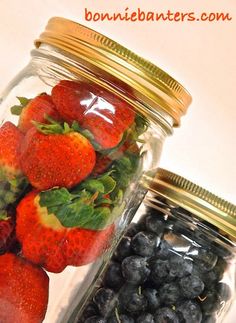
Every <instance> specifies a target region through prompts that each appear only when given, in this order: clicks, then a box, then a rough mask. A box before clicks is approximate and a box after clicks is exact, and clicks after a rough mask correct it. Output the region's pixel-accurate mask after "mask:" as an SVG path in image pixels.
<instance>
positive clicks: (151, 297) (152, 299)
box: [142, 288, 160, 312]
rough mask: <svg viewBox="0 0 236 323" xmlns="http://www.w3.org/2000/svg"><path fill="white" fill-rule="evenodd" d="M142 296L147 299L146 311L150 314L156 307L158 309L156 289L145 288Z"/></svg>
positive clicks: (158, 302)
mask: <svg viewBox="0 0 236 323" xmlns="http://www.w3.org/2000/svg"><path fill="white" fill-rule="evenodd" d="M142 294H143V295H144V296H145V297H146V299H147V310H148V311H150V312H154V311H156V309H157V308H158V307H160V298H159V297H158V293H157V290H156V289H153V288H145V289H144V290H143V292H142Z"/></svg>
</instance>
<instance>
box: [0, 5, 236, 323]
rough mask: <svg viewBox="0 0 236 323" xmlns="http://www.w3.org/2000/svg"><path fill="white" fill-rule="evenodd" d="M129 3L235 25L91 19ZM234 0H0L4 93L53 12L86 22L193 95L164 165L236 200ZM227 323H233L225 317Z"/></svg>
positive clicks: (0, 65)
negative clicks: (214, 16)
mask: <svg viewBox="0 0 236 323" xmlns="http://www.w3.org/2000/svg"><path fill="white" fill-rule="evenodd" d="M85 7H87V8H88V9H90V10H92V11H93V12H95V11H98V12H102V11H103V12H118V11H121V12H124V9H125V8H126V7H129V8H130V9H134V10H135V9H137V8H138V7H140V8H141V9H143V10H146V11H148V10H152V11H157V12H166V11H167V10H168V9H170V10H171V11H182V12H188V11H195V12H196V13H201V12H202V11H205V12H216V11H218V12H221V11H223V12H226V13H227V12H229V13H230V14H231V16H232V17H233V19H232V21H230V22H212V23H210V22H205V23H204V22H192V23H190V22H160V21H159V22H146V23H144V22H135V23H134V22H86V21H85V20H84V8H85ZM235 13H236V0H224V1H223V0H221V1H219V0H214V1H209V0H208V1H205V0H198V1H189V0H162V1H155V0H154V1H151V0H139V1H138V0H137V1H134V0H119V1H115V0H110V1H108V0H96V1H95V0H86V1H85V0H84V1H81V0H51V1H49V0H41V1H35V0H29V1H28V0H24V1H17V0H0V26H1V30H0V48H1V63H0V71H1V73H0V75H1V77H0V90H2V89H3V88H4V87H5V85H6V84H7V83H8V82H9V81H10V80H11V78H12V77H13V76H14V75H15V74H16V72H18V71H19V70H20V69H21V68H22V67H23V66H24V65H25V64H26V63H27V62H28V60H29V57H30V50H31V49H32V48H33V40H34V39H35V38H37V36H38V35H39V34H40V32H42V31H43V29H44V27H45V25H46V22H47V20H48V19H49V18H50V17H52V16H64V17H66V18H70V19H73V20H75V21H78V22H80V23H83V24H85V25H87V26H89V27H91V28H93V29H96V30H97V31H100V32H102V33H104V34H105V35H107V36H109V37H111V38H113V39H114V40H116V41H118V42H120V43H121V44H123V45H124V46H126V47H128V48H130V49H131V50H133V51H135V52H136V53H137V54H140V55H141V56H143V57H145V58H147V59H149V60H151V61H152V62H153V63H155V64H156V65H158V66H159V67H161V68H163V69H164V70H166V71H167V72H168V73H170V74H171V75H172V76H173V77H174V78H176V79H177V80H179V81H180V82H181V83H182V84H183V85H185V87H186V88H187V89H188V90H189V92H190V93H191V94H192V96H193V103H192V105H191V106H190V108H189V111H188V114H187V116H186V117H184V118H183V121H182V126H181V128H179V129H176V131H175V134H174V136H172V137H171V138H169V139H168V140H167V142H166V144H165V148H164V151H163V154H162V159H161V166H162V167H165V168H167V169H169V170H172V171H174V172H176V173H178V174H180V175H183V176H185V177H187V178H188V179H190V180H192V181H194V182H196V183H198V184H200V185H201V186H204V187H205V188H207V189H209V190H211V191H212V192H214V193H216V194H218V195H220V196H221V197H224V198H226V199H228V200H230V201H231V202H233V203H236V194H235V192H236V167H235V166H236V153H235V149H236V106H235V97H234V95H235V94H236V81H235V79H236V46H235V39H236V16H235ZM224 322H225V323H234V322H235V320H234V319H233V318H230V317H229V318H228V319H227V320H225V321H224Z"/></svg>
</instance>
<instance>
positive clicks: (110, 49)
mask: <svg viewBox="0 0 236 323" xmlns="http://www.w3.org/2000/svg"><path fill="white" fill-rule="evenodd" d="M41 44H47V45H52V46H54V47H56V48H59V49H61V50H63V51H64V52H66V53H69V54H72V55H73V56H74V57H77V58H78V59H81V58H82V59H83V60H85V61H87V62H88V63H89V64H91V65H92V66H95V67H97V68H100V69H102V70H104V71H106V72H108V73H109V74H110V75H112V76H114V77H115V78H118V79H119V80H122V81H123V82H124V83H126V84H128V85H129V86H130V87H132V89H134V90H135V95H136V97H137V94H139V95H140V98H141V100H142V101H143V102H144V103H146V104H147V108H146V111H145V112H146V114H148V113H147V112H149V114H151V115H152V116H153V114H155V113H157V111H158V109H160V107H161V109H162V110H163V111H164V112H165V113H167V114H168V115H170V116H171V118H172V119H173V125H174V126H178V125H179V124H180V118H181V116H182V115H184V114H185V113H186V111H187V108H188V106H189V104H190V103H191V100H192V99H191V96H190V94H189V93H188V92H187V91H186V90H185V88H184V87H183V86H182V85H181V84H180V83H178V82H177V81H175V80H174V79H173V78H172V77H171V76H169V75H168V74H167V73H165V72H164V71H162V70H161V69H160V68H158V67H157V66H155V65H154V64H152V63H150V62H149V61H147V60H145V59H143V58H142V57H140V56H138V55H136V54H135V53H133V52H131V51H130V50H128V49H126V48H125V47H123V46H121V45H120V44H118V43H117V42H115V41H113V40H111V39H109V38H107V37H106V36H104V35H102V34H100V33H98V32H96V31H94V30H92V29H90V28H88V27H85V26H83V25H80V24H78V23H76V22H73V21H70V20H68V19H65V18H61V17H53V18H51V19H50V20H49V22H48V25H47V26H46V29H45V31H44V32H43V33H42V34H41V35H40V37H39V39H37V40H36V41H35V45H36V47H40V45H41ZM137 98H138V97H137ZM138 99H139V98H138ZM148 110H149V111H148ZM141 112H144V111H141Z"/></svg>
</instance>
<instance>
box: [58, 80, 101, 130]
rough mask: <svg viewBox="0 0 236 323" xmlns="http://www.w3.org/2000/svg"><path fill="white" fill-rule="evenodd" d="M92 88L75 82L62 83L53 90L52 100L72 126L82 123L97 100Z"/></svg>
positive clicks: (65, 81) (64, 81)
mask: <svg viewBox="0 0 236 323" xmlns="http://www.w3.org/2000/svg"><path fill="white" fill-rule="evenodd" d="M92 89H93V88H92V87H91V86H90V85H89V84H86V83H82V82H81V83H78V82H74V81H67V80H63V81H60V82H59V83H58V84H57V85H56V86H54V87H53V89H52V100H53V102H54V104H55V106H56V108H57V110H58V112H59V114H60V115H61V116H62V118H63V119H64V120H65V121H66V122H68V123H69V124H72V122H73V121H77V122H79V123H81V121H82V120H83V115H84V112H85V111H86V110H87V109H89V107H90V105H92V104H93V101H94V99H96V94H94V93H93V92H92Z"/></svg>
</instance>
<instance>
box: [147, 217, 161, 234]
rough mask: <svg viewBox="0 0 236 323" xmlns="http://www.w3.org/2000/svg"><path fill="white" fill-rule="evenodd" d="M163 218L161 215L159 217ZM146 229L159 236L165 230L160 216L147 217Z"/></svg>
mask: <svg viewBox="0 0 236 323" xmlns="http://www.w3.org/2000/svg"><path fill="white" fill-rule="evenodd" d="M161 216H162V217H163V216H164V215H163V214H162V215H161ZM146 229H147V230H148V231H151V232H153V233H156V234H158V235H160V234H161V233H163V232H164V230H165V222H164V221H163V219H162V218H161V217H160V216H156V215H148V216H147V217H146Z"/></svg>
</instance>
